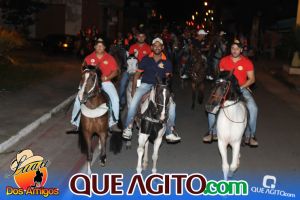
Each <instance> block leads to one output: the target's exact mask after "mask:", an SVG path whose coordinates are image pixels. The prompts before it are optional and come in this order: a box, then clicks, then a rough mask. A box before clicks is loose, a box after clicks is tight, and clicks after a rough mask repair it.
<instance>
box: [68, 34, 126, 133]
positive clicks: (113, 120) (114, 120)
mask: <svg viewBox="0 0 300 200" xmlns="http://www.w3.org/2000/svg"><path fill="white" fill-rule="evenodd" d="M105 48H106V46H105V43H104V41H103V40H102V39H101V38H99V39H98V40H96V42H95V46H94V49H95V51H94V52H93V53H91V54H90V55H88V56H87V57H86V58H85V59H84V62H83V66H84V65H92V66H96V67H98V68H99V69H100V70H101V72H102V76H101V77H99V78H101V81H102V89H103V91H104V92H105V93H106V94H107V95H108V96H109V99H110V102H111V107H112V112H110V118H109V127H110V128H109V129H110V131H111V132H122V130H121V129H120V128H119V127H118V120H119V96H118V93H117V90H116V88H115V86H114V84H113V83H112V82H111V80H112V79H113V78H115V77H116V76H117V75H118V73H119V72H118V65H117V63H116V61H115V59H114V58H113V57H112V56H111V55H110V54H108V53H107V52H106V51H105ZM71 123H72V124H73V125H75V126H76V130H77V131H78V127H79V124H80V101H79V98H78V95H77V97H76V98H75V103H74V107H73V111H72V119H71ZM69 132H71V131H69ZM73 132H74V130H73Z"/></svg>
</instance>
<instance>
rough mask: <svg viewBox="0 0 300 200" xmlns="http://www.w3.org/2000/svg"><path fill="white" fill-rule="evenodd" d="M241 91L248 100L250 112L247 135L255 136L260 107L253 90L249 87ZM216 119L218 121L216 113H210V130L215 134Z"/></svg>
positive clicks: (247, 104)
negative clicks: (252, 92)
mask: <svg viewBox="0 0 300 200" xmlns="http://www.w3.org/2000/svg"><path fill="white" fill-rule="evenodd" d="M241 92H242V94H243V96H244V98H245V100H246V106H247V109H248V112H249V118H248V125H247V129H246V132H245V135H246V137H254V136H255V133H256V121H257V113H258V108H257V105H256V103H255V101H254V98H253V96H252V94H251V92H250V91H249V90H248V89H246V88H243V89H242V90H241ZM215 121H216V115H214V114H212V113H208V130H209V132H210V133H213V134H217V132H216V126H215Z"/></svg>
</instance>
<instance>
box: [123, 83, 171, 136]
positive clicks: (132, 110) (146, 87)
mask: <svg viewBox="0 0 300 200" xmlns="http://www.w3.org/2000/svg"><path fill="white" fill-rule="evenodd" d="M152 86H153V85H152V84H147V83H142V84H141V86H140V87H138V88H137V90H136V92H135V94H134V96H133V98H132V101H131V104H130V106H129V108H128V113H127V118H126V122H125V127H126V128H128V126H129V125H130V124H132V122H133V120H134V117H135V114H136V112H137V107H138V106H139V104H140V101H141V99H142V97H143V96H144V94H146V93H147V92H149V91H150V90H151V88H152ZM175 109H176V104H175V102H174V101H173V100H172V99H171V103H170V107H169V119H168V121H167V130H166V135H168V134H170V133H171V128H172V127H173V126H175V118H176V112H175Z"/></svg>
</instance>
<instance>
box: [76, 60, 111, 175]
mask: <svg viewBox="0 0 300 200" xmlns="http://www.w3.org/2000/svg"><path fill="white" fill-rule="evenodd" d="M100 77H101V72H100V70H99V69H98V68H96V67H94V66H84V67H83V73H82V78H81V82H80V88H81V89H80V90H79V93H78V97H79V100H80V103H81V113H82V115H81V120H80V133H79V145H80V147H81V151H82V152H83V153H86V156H87V171H88V174H91V162H92V158H93V148H92V136H93V135H94V134H96V135H97V136H98V137H99V150H101V153H100V165H101V166H102V167H104V166H105V163H106V141H107V138H108V119H109V117H108V107H107V105H106V104H107V98H106V97H105V96H104V94H103V92H102V91H101V90H100V87H99V80H101V79H100Z"/></svg>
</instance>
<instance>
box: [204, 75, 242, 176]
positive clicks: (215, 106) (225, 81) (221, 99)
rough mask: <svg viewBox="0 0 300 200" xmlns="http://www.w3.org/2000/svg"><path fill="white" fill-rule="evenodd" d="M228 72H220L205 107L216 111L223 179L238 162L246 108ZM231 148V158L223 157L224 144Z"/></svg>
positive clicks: (236, 85) (234, 169) (234, 81)
mask: <svg viewBox="0 0 300 200" xmlns="http://www.w3.org/2000/svg"><path fill="white" fill-rule="evenodd" d="M232 73H233V71H231V72H220V75H219V78H218V79H217V80H216V84H215V86H214V88H213V90H212V94H211V96H210V98H209V100H208V103H207V106H206V110H207V111H208V112H213V113H216V114H217V118H216V129H217V135H218V147H219V151H220V154H221V157H222V170H223V175H224V180H227V179H228V177H232V176H233V173H234V172H235V171H236V170H237V168H238V167H239V164H240V146H241V141H242V137H243V134H244V132H245V129H246V126H247V117H248V111H247V108H246V105H245V102H244V100H243V97H242V94H241V91H240V87H239V85H238V81H237V79H236V78H235V76H234V75H233V74H232ZM228 145H230V146H231V148H232V162H231V164H230V166H229V164H228V161H227V147H228Z"/></svg>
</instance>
